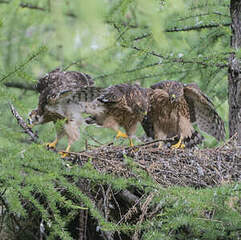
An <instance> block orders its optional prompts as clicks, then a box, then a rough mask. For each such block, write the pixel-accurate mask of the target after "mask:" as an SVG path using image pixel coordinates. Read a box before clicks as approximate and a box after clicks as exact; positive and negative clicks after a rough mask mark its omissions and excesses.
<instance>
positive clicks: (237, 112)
mask: <svg viewBox="0 0 241 240" xmlns="http://www.w3.org/2000/svg"><path fill="white" fill-rule="evenodd" d="M230 16H231V20H232V23H231V30H232V35H231V47H232V48H233V49H234V51H233V53H232V54H231V55H230V58H229V70H228V94H229V135H230V137H232V136H233V135H234V134H235V133H236V132H237V134H238V141H237V142H238V145H241V121H240V120H241V71H240V69H241V62H240V59H239V57H238V56H237V55H236V52H237V51H238V50H239V49H240V47H241V1H240V0H231V1H230Z"/></svg>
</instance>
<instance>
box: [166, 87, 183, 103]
mask: <svg viewBox="0 0 241 240" xmlns="http://www.w3.org/2000/svg"><path fill="white" fill-rule="evenodd" d="M168 95H169V101H170V103H175V102H178V101H179V99H180V98H181V97H182V96H183V90H182V89H179V91H176V90H175V91H173V90H172V89H170V91H169V92H168Z"/></svg>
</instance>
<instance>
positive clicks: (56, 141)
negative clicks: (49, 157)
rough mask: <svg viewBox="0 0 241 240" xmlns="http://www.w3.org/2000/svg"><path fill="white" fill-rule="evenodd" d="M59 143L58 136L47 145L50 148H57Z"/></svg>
mask: <svg viewBox="0 0 241 240" xmlns="http://www.w3.org/2000/svg"><path fill="white" fill-rule="evenodd" d="M57 143H58V139H57V138H56V139H55V140H54V141H53V142H51V143H46V146H47V147H48V148H55V147H56V145H57Z"/></svg>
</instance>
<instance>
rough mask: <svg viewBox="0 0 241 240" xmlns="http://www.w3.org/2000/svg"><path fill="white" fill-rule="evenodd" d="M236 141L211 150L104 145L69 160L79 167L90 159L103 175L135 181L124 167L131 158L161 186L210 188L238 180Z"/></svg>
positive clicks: (240, 166) (239, 163)
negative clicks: (76, 163)
mask: <svg viewBox="0 0 241 240" xmlns="http://www.w3.org/2000/svg"><path fill="white" fill-rule="evenodd" d="M240 152H241V151H240V149H239V148H238V147H237V146H236V144H235V139H231V140H230V141H229V142H227V143H226V144H224V145H223V146H221V147H218V148H212V149H208V148H206V149H194V148H193V149H170V148H165V147H163V148H161V149H160V148H158V147H157V146H156V143H155V142H153V143H147V144H143V145H140V146H137V147H135V148H131V147H121V146H113V145H112V144H110V145H105V146H101V147H99V148H94V149H90V150H86V151H83V152H80V153H71V156H70V160H73V161H78V163H79V164H80V165H83V164H84V163H86V162H87V161H88V160H89V159H90V158H91V159H92V163H93V165H94V167H95V168H96V169H97V170H98V171H100V172H102V173H111V174H114V175H116V176H122V177H126V178H128V177H136V175H135V173H134V172H133V171H132V169H131V168H130V166H129V164H127V159H128V158H129V159H130V158H131V159H132V160H133V161H134V162H135V163H136V165H137V167H139V168H141V169H143V170H145V171H146V172H147V173H148V175H149V176H151V177H152V178H153V179H154V180H155V181H156V182H157V183H159V184H161V185H163V186H166V187H167V186H172V185H179V186H191V187H211V186H216V185H221V184H224V183H228V182H232V181H240V180H241V174H240V173H241V154H240Z"/></svg>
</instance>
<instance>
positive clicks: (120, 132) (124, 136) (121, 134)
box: [116, 130, 128, 138]
mask: <svg viewBox="0 0 241 240" xmlns="http://www.w3.org/2000/svg"><path fill="white" fill-rule="evenodd" d="M120 137H122V138H128V136H127V135H126V134H125V133H123V132H122V131H120V130H119V131H118V132H117V135H116V138H120Z"/></svg>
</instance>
